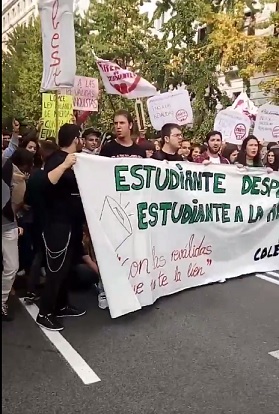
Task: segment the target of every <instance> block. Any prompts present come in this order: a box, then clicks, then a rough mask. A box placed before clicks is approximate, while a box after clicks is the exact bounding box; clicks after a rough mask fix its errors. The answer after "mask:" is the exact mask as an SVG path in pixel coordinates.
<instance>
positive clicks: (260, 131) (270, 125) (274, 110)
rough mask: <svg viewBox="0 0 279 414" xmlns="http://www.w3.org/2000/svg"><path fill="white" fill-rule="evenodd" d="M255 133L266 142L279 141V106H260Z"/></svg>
mask: <svg viewBox="0 0 279 414" xmlns="http://www.w3.org/2000/svg"><path fill="white" fill-rule="evenodd" d="M254 135H255V136H256V137H257V138H258V139H259V140H260V141H265V142H279V106H278V105H270V104H265V105H263V106H261V107H260V108H259V111H258V114H257V118H256V122H255V126H254Z"/></svg>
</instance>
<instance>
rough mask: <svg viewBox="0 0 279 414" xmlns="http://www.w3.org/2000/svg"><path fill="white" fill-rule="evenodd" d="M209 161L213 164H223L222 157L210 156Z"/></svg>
mask: <svg viewBox="0 0 279 414" xmlns="http://www.w3.org/2000/svg"><path fill="white" fill-rule="evenodd" d="M209 161H210V162H211V163H212V164H221V161H220V157H209Z"/></svg>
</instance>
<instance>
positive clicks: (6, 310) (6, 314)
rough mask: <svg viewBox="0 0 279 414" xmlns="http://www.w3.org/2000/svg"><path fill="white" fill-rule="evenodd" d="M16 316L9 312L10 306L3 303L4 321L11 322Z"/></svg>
mask: <svg viewBox="0 0 279 414" xmlns="http://www.w3.org/2000/svg"><path fill="white" fill-rule="evenodd" d="M13 319H14V318H13V317H12V315H11V314H10V313H9V308H8V305H7V304H6V303H2V322H3V321H5V322H11V321H12V320H13Z"/></svg>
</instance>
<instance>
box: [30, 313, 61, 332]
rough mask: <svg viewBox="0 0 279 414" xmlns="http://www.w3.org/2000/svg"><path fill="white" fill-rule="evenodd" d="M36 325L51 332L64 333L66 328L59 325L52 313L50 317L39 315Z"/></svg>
mask: <svg viewBox="0 0 279 414" xmlns="http://www.w3.org/2000/svg"><path fill="white" fill-rule="evenodd" d="M36 323H37V324H38V325H39V326H41V327H42V328H45V329H48V330H49V331H62V330H63V329H64V326H63V325H61V323H59V322H58V320H57V319H56V317H55V316H54V315H52V314H51V313H50V314H48V315H40V314H38V316H37V319H36Z"/></svg>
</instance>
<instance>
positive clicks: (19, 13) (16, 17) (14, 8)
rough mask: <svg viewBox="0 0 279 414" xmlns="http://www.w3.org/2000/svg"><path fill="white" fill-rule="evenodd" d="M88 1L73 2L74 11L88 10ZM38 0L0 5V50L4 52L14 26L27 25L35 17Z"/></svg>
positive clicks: (12, 0) (8, 2) (19, 0)
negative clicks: (0, 40) (0, 21)
mask: <svg viewBox="0 0 279 414" xmlns="http://www.w3.org/2000/svg"><path fill="white" fill-rule="evenodd" d="M88 5H89V0H74V10H78V11H79V12H80V13H82V12H83V11H84V10H86V9H87V8H88ZM38 14H39V12H38V0H6V1H4V2H3V4H2V50H3V51H5V50H6V43H7V39H8V35H9V33H11V32H12V31H13V30H14V28H15V27H16V26H19V25H22V24H25V25H28V24H29V23H30V22H31V21H32V19H33V18H35V17H37V16H38Z"/></svg>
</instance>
